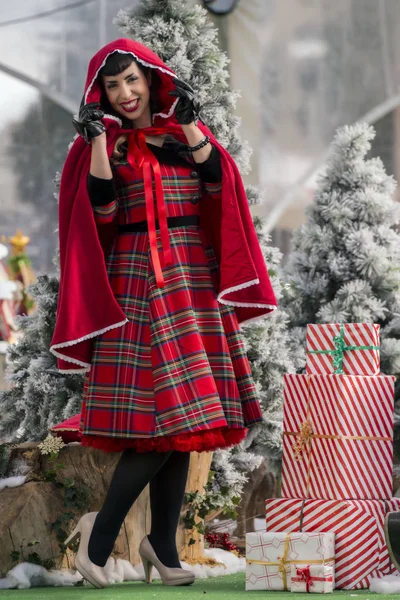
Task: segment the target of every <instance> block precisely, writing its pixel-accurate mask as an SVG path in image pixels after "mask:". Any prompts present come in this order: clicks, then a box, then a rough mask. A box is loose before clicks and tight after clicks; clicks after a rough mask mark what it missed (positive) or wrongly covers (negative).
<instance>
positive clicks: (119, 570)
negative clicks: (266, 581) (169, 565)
mask: <svg viewBox="0 0 400 600" xmlns="http://www.w3.org/2000/svg"><path fill="white" fill-rule="evenodd" d="M204 556H205V557H206V558H214V559H215V560H216V561H218V562H219V563H223V564H222V565H217V566H211V565H204V564H198V565H189V564H188V563H186V562H185V561H181V565H182V568H183V569H189V570H190V571H192V572H193V573H194V574H195V576H196V578H197V579H205V578H207V577H218V576H222V575H230V574H232V573H238V572H239V571H245V570H246V560H245V558H238V557H237V556H236V555H235V554H233V553H232V552H226V551H225V550H221V549H219V548H209V549H205V550H204ZM105 572H106V576H107V579H108V581H109V583H122V582H123V581H144V571H143V565H142V563H139V564H137V565H135V566H133V565H132V564H131V563H130V562H129V561H127V560H121V559H117V560H114V558H112V557H110V558H109V559H108V561H107V564H106V566H105ZM153 579H160V575H159V573H158V571H157V569H156V568H155V567H154V569H153ZM81 580H82V577H81V575H80V574H79V573H78V572H76V571H69V570H62V571H46V569H44V568H43V567H40V566H39V565H34V564H32V563H20V564H19V565H17V566H16V567H14V568H13V569H11V571H9V572H8V573H7V575H6V577H5V578H4V579H0V588H3V589H11V588H18V589H26V588H30V587H39V586H60V587H62V586H71V585H75V584H76V583H77V582H78V581H81ZM85 583H86V582H85ZM88 585H90V584H88Z"/></svg>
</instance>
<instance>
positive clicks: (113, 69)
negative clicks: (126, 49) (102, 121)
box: [98, 52, 161, 120]
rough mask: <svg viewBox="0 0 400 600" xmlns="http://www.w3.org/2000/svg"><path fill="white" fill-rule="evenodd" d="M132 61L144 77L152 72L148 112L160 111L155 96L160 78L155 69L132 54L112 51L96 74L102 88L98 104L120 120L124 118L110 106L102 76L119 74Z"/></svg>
mask: <svg viewBox="0 0 400 600" xmlns="http://www.w3.org/2000/svg"><path fill="white" fill-rule="evenodd" d="M132 63H135V64H136V66H137V67H138V69H140V71H141V72H142V73H143V75H144V76H145V77H147V76H148V74H149V72H150V71H151V72H152V73H151V75H152V77H151V87H150V112H151V114H154V113H157V112H160V110H161V107H160V105H159V102H158V98H157V92H158V88H159V85H160V80H159V78H158V76H157V73H156V72H155V71H156V70H155V69H152V68H151V67H146V66H145V65H142V64H141V63H140V62H139V61H138V60H136V58H135V57H134V56H132V54H125V53H124V54H122V53H121V52H113V53H112V54H110V56H109V57H108V58H107V60H106V62H105V65H104V66H103V67H102V68H101V69H100V71H99V74H98V77H99V82H100V87H101V90H102V93H101V99H100V105H101V107H102V109H103V110H104V111H105V112H106V113H108V114H113V115H115V116H116V117H118V118H120V119H122V120H123V119H124V117H122V115H120V114H119V113H116V112H115V110H114V109H113V108H112V107H111V104H110V102H109V101H108V98H107V94H106V90H105V87H104V83H103V77H102V76H103V75H107V76H111V75H119V74H120V73H122V72H123V71H125V69H127V68H128V67H129V65H131V64H132Z"/></svg>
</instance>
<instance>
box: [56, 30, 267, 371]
mask: <svg viewBox="0 0 400 600" xmlns="http://www.w3.org/2000/svg"><path fill="white" fill-rule="evenodd" d="M113 52H121V53H128V54H132V55H133V56H134V58H135V59H136V60H137V61H138V62H139V63H141V64H143V65H145V66H147V67H150V68H152V69H154V72H153V73H154V75H155V77H153V79H152V85H153V84H154V85H156V86H157V88H156V89H157V99H158V104H159V106H160V109H159V112H157V113H156V114H154V115H153V126H152V127H147V128H145V129H129V130H128V129H126V128H124V127H123V125H124V123H123V122H122V119H121V118H119V117H118V116H115V115H113V114H105V116H104V119H103V122H104V124H105V125H106V128H107V131H106V133H107V152H108V156H111V154H112V151H113V148H114V144H115V141H116V139H117V138H118V136H120V135H121V134H122V133H128V135H129V137H130V141H129V150H128V160H129V161H130V162H131V164H132V165H135V166H136V167H140V168H141V169H143V173H144V174H146V173H147V177H152V176H153V177H154V175H155V173H156V171H157V169H154V168H153V166H154V160H155V161H156V159H155V157H154V155H153V154H152V153H151V152H150V151H148V150H147V146H146V144H145V141H144V135H145V134H148V135H160V134H161V133H170V134H172V135H173V136H174V137H175V138H176V139H178V140H179V141H181V142H184V143H186V141H187V140H186V137H185V135H184V133H183V131H182V128H181V126H180V125H179V124H178V123H177V120H176V118H175V115H174V109H175V106H176V104H177V102H178V99H177V98H175V97H174V96H170V95H169V94H168V92H169V91H170V90H173V89H175V84H174V78H175V77H176V75H175V73H174V72H173V71H172V70H171V69H169V68H168V67H167V66H166V65H165V64H164V63H163V61H162V60H161V59H160V58H159V57H158V56H157V55H156V54H155V53H154V52H152V51H151V50H150V49H149V48H147V47H146V46H144V45H143V44H140V43H139V42H135V41H132V40H129V39H125V38H123V39H119V40H116V41H114V42H111V43H110V44H107V45H106V46H104V48H102V49H101V50H99V52H97V54H95V56H94V57H93V58H92V59H91V61H90V64H89V68H88V75H87V78H86V84H85V96H84V97H85V103H86V104H87V103H89V102H100V107H101V108H103V106H102V104H101V102H102V88H101V86H100V83H99V80H98V73H99V71H100V69H101V68H102V66H103V65H104V64H105V62H106V60H107V58H108V56H109V55H110V54H112V53H113ZM103 109H104V108H103ZM197 126H198V127H199V128H200V129H201V130H202V132H203V133H204V134H205V135H209V137H210V140H211V143H212V144H214V145H215V146H216V147H217V148H218V150H219V152H220V156H221V167H222V191H221V201H220V202H218V203H216V202H215V199H213V198H211V196H209V195H208V194H206V193H205V194H203V196H202V198H201V201H200V205H199V206H200V226H201V227H202V229H203V231H204V233H205V236H206V239H207V241H208V243H209V244H210V245H211V246H212V247H213V248H214V252H215V254H216V256H217V259H218V263H219V285H218V289H217V298H218V301H219V302H220V303H222V304H227V305H231V306H234V307H235V312H236V316H237V319H238V322H239V323H246V322H249V321H253V320H258V319H259V318H260V317H263V316H265V315H268V314H269V313H271V311H273V310H274V309H275V308H276V307H277V301H276V297H275V294H274V292H273V289H272V286H271V282H270V278H269V275H268V271H267V267H266V264H265V260H264V257H263V254H262V251H261V247H260V243H259V241H258V237H257V233H256V231H255V227H254V223H253V219H252V216H251V213H250V209H249V205H248V201H247V198H246V194H245V190H244V186H243V182H242V178H241V176H240V173H239V170H238V168H237V166H236V163H235V161H234V160H233V158H232V157H231V155H230V154H229V153H228V152H227V150H226V149H225V148H224V147H223V146H221V144H219V142H218V141H217V140H216V139H215V137H214V135H213V134H212V133H211V131H210V130H209V129H208V128H207V127H206V126H205V125H204V124H203V123H202V122H201V121H200V120H199V121H198V123H197ZM90 157H91V148H90V146H88V145H87V144H86V143H85V141H84V140H83V139H82V137H81V136H76V138H75V140H74V142H73V144H72V145H71V148H70V150H69V153H68V155H67V158H66V161H65V164H64V167H63V171H62V176H61V183H60V194H59V244H60V287H59V296H58V307H57V315H56V326H55V330H54V334H53V338H52V341H51V345H50V351H51V352H52V353H53V354H54V355H55V356H56V357H57V359H58V361H57V362H58V369H59V370H60V371H63V372H64V371H65V372H69V373H74V372H75V373H77V372H85V371H89V370H90V361H91V353H92V346H93V341H94V338H95V337H96V336H98V335H100V334H101V333H103V332H105V331H107V330H109V329H113V328H116V327H121V326H122V325H124V324H125V323H126V322H127V320H128V319H127V318H126V316H125V314H124V312H123V311H122V309H121V307H120V306H119V305H118V303H117V301H116V300H115V297H114V295H113V293H112V290H111V287H110V283H109V280H108V275H107V271H106V262H105V257H106V256H107V253H108V251H109V249H110V247H111V244H112V241H113V239H114V236H115V235H116V232H117V229H116V225H114V224H112V225H105V226H100V225H97V224H96V222H95V220H94V215H93V209H92V206H91V203H90V199H89V196H88V192H87V183H86V181H87V175H88V172H89V167H90ZM156 162H157V161H156ZM145 183H146V179H145ZM149 187H150V191H149V194H150V195H151V194H152V192H151V190H152V188H153V186H152V184H151V181H150V186H149ZM156 187H157V186H156ZM161 195H162V191H161ZM158 201H159V198H158V197H157V208H160V204H159V203H158ZM160 202H161V200H160ZM153 204H154V201H153V199H152V197H151V198H150V199H148V198H146V210H147V215H148V222H149V236H150V229H151V221H152V220H154V214H152V211H153V208H152V206H153ZM164 216H165V215H164ZM159 218H160V229H162V215H160V214H159ZM165 223H166V221H165ZM164 233H166V236H167V237H168V233H167V231H166V232H165V231H164ZM154 235H155V233H154ZM161 235H162V236H163V235H164V234H163V232H161ZM150 242H151V244H152V240H151V236H150ZM166 245H167V248H168V240H166ZM152 246H154V244H152ZM163 247H164V238H163ZM153 250H154V248H152V257H153V258H156V257H157V256H158V254H157V251H154V254H153ZM164 253H165V255H167V251H165V252H164ZM164 258H165V257H164ZM163 262H164V261H162V263H163ZM162 263H161V264H162ZM154 264H155V263H154ZM164 264H168V262H164ZM155 266H156V265H155ZM161 271H162V268H161V266H160V267H159V275H160V277H162V274H161ZM159 287H163V285H162V284H159Z"/></svg>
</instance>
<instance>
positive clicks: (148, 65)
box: [85, 49, 179, 114]
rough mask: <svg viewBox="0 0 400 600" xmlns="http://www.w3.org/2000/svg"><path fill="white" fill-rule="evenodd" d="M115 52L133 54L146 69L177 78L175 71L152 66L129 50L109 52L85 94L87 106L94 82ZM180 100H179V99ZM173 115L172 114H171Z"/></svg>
mask: <svg viewBox="0 0 400 600" xmlns="http://www.w3.org/2000/svg"><path fill="white" fill-rule="evenodd" d="M115 52H119V53H120V54H131V55H132V56H134V57H135V59H136V60H137V61H138V62H140V63H141V64H142V65H144V66H145V67H150V68H152V69H158V70H159V71H162V72H163V73H166V75H170V76H171V77H176V75H175V73H174V72H173V71H169V70H168V69H164V68H163V67H156V65H152V64H151V63H148V62H146V61H145V60H142V59H141V58H139V57H138V56H136V54H134V53H133V52H129V51H128V50H118V49H117V50H113V51H112V52H109V53H108V54H107V56H106V57H105V59H104V60H103V62H102V63H101V65H100V67H99V68H98V69H97V71H96V73H95V75H94V77H93V79H92V81H91V82H90V85H89V87H88V89H87V90H86V94H85V104H86V101H87V97H88V95H89V93H90V90H91V89H92V87H93V84H94V82H95V81H96V79H97V75H98V74H99V71H100V70H101V69H102V68H103V67H104V65H105V64H106V62H107V59H108V57H109V56H111V54H114V53H115ZM177 100H179V98H178V99H177ZM171 114H172V113H171Z"/></svg>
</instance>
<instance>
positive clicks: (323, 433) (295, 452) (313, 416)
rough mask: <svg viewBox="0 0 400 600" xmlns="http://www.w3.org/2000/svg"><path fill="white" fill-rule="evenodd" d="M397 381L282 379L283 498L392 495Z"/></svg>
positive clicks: (390, 378) (347, 377)
mask: <svg viewBox="0 0 400 600" xmlns="http://www.w3.org/2000/svg"><path fill="white" fill-rule="evenodd" d="M394 382H395V377H394V376H391V375H378V376H375V377H360V376H354V375H285V376H284V419H283V431H284V433H283V456H282V496H283V497H285V498H321V499H324V500H328V499H332V500H335V499H340V498H342V499H347V498H349V499H360V500H364V499H381V498H391V497H392V485H393V484H392V471H393V421H394Z"/></svg>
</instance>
